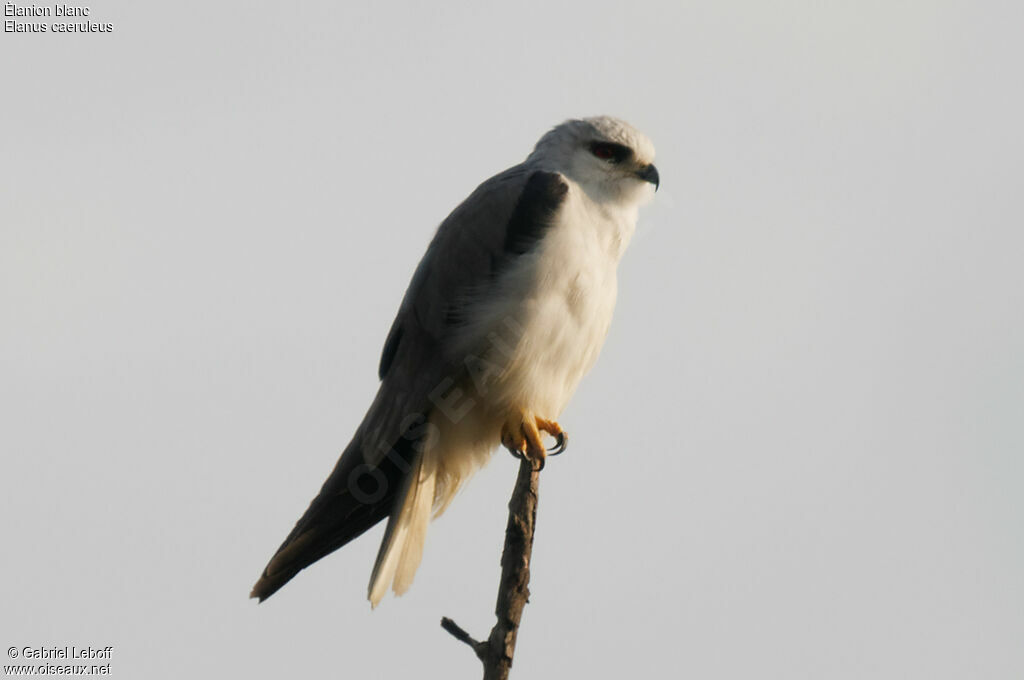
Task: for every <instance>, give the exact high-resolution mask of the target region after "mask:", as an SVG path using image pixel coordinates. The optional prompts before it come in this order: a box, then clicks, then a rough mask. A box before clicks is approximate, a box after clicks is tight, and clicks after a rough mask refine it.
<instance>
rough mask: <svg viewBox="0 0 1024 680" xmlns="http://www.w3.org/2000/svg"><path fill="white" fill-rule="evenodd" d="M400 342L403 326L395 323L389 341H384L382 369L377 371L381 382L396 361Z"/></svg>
mask: <svg viewBox="0 0 1024 680" xmlns="http://www.w3.org/2000/svg"><path fill="white" fill-rule="evenodd" d="M400 342H402V325H401V324H400V323H395V325H394V327H393V328H392V329H391V332H390V333H388V339H387V340H385V341H384V351H382V352H381V353H380V367H379V368H378V369H377V377H378V378H379V379H380V380H383V379H384V376H386V375H387V374H388V369H390V368H391V362H392V361H394V360H395V354H396V353H397V352H398V344H399V343H400Z"/></svg>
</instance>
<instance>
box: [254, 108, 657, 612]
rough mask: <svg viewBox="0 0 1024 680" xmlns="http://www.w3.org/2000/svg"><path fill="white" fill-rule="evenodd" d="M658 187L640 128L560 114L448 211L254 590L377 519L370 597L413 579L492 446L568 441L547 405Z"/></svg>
mask: <svg viewBox="0 0 1024 680" xmlns="http://www.w3.org/2000/svg"><path fill="white" fill-rule="evenodd" d="M659 185H660V177H659V175H658V169H657V168H656V167H655V165H654V146H653V144H652V143H651V141H650V139H648V138H647V137H646V136H645V135H644V134H643V133H641V132H640V131H639V130H637V129H636V128H634V127H633V126H632V125H630V124H629V123H626V122H625V121H623V120H621V119H618V118H614V117H611V116H596V117H591V118H578V119H570V120H567V121H565V122H563V123H561V124H559V125H557V126H555V127H554V128H552V129H550V130H549V131H548V132H546V133H545V134H544V135H543V136H541V138H540V140H539V141H538V142H537V143H536V145H535V147H534V148H533V151H532V152H531V153H530V154H529V155H528V156H527V158H526V160H525V161H523V162H522V163H520V164H518V165H515V166H513V167H511V168H509V169H507V170H505V171H504V172H501V173H499V174H497V175H495V176H493V177H491V178H490V179H488V180H486V181H484V182H483V183H482V184H480V185H479V186H478V187H477V188H476V190H475V191H473V192H472V193H471V194H470V195H469V197H468V198H466V199H465V200H464V201H463V202H462V203H461V204H460V205H458V206H457V207H456V208H455V209H454V210H453V211H452V212H451V214H450V215H448V217H447V218H446V219H445V220H444V221H443V222H442V223H441V224H440V226H439V227H438V228H437V231H436V233H435V234H434V237H433V239H432V240H431V242H430V244H429V246H428V247H427V250H426V253H425V254H424V256H423V258H422V260H421V261H420V263H419V265H418V266H417V268H416V270H415V272H414V274H413V276H412V279H411V281H410V283H409V286H408V289H407V291H406V293H405V296H404V298H403V299H402V302H401V304H400V306H399V309H398V313H397V315H396V317H395V320H394V322H393V324H392V326H391V329H390V331H389V332H388V334H387V338H386V340H385V342H384V348H383V351H382V353H381V357H380V363H379V366H378V377H379V379H380V385H379V388H378V391H377V394H376V396H375V397H374V399H373V402H372V403H371V405H370V406H369V409H368V410H367V412H366V414H365V416H364V418H363V420H362V422H361V423H360V425H359V426H358V427H357V428H356V431H355V434H354V435H353V437H352V440H351V442H350V443H349V444H348V446H347V447H346V448H345V449H344V451H343V452H342V454H341V457H340V458H339V459H338V462H337V464H336V465H335V467H334V469H333V471H332V472H331V474H330V475H329V476H328V478H327V480H326V481H325V482H324V484H323V486H322V488H321V489H320V492H319V494H317V496H316V497H315V498H314V499H313V501H312V502H311V503H310V505H309V508H308V509H307V510H306V512H305V514H303V515H302V516H301V518H300V519H299V520H298V522H297V523H296V524H295V527H294V529H292V531H291V533H289V534H288V536H287V538H286V539H285V540H284V542H283V543H282V544H281V546H280V547H279V548H278V550H277V552H276V553H274V555H273V557H271V559H270V561H269V563H268V564H267V566H266V568H265V569H264V570H263V573H262V575H261V576H260V578H259V580H258V581H257V582H256V584H255V586H253V589H252V592H251V593H250V596H251V597H253V598H256V599H258V600H259V601H260V602H262V601H264V600H265V599H267V598H268V597H270V596H271V595H273V594H274V593H275V592H277V590H278V589H280V588H281V587H282V586H284V585H285V584H286V583H287V582H288V581H290V580H291V579H292V578H293V577H294V576H295V575H296V574H297V573H298V572H299V571H301V570H302V569H304V568H306V567H307V566H309V565H311V564H313V563H314V562H316V561H317V560H319V559H321V558H322V557H324V556H326V555H328V554H330V553H332V552H334V551H335V550H337V549H338V548H340V547H342V546H344V545H345V544H346V543H348V542H349V541H351V540H353V539H354V538H356V537H357V536H359V535H360V534H362V533H363V532H365V531H367V530H368V529H369V528H370V527H372V526H374V525H375V524H377V523H378V522H381V521H383V520H384V519H387V525H386V528H385V531H384V537H383V540H382V541H381V546H380V549H379V551H378V554H377V559H376V562H375V564H374V566H373V571H372V574H371V578H370V584H369V588H368V598H369V600H370V604H371V607H373V608H376V607H377V605H378V604H379V603H380V602H381V600H382V599H383V597H384V596H385V594H386V593H387V590H388V589H389V588H391V589H392V590H393V591H394V592H395V594H396V595H401V594H402V593H404V592H406V591H407V590H408V588H409V587H410V585H411V584H412V581H413V577H414V575H415V572H416V570H417V568H418V567H419V564H420V562H421V559H422V555H423V547H424V541H425V537H426V532H427V526H428V524H429V522H430V520H431V518H432V517H437V516H440V515H441V513H443V512H444V511H445V509H446V508H447V507H448V506H449V504H450V503H451V502H452V499H453V498H454V497H455V495H456V493H457V492H458V490H459V489H460V487H462V485H463V484H464V483H465V482H466V481H467V480H468V479H469V478H470V477H471V476H472V475H473V473H474V472H475V471H476V470H477V469H478V468H480V467H481V466H482V465H483V464H485V463H486V462H487V461H488V460H489V459H490V458H491V457H492V455H493V452H494V451H495V450H497V449H498V448H500V447H501V446H504V447H505V448H507V449H508V450H509V451H510V452H511V453H512V454H513V455H516V456H517V457H520V458H523V457H525V458H527V459H529V460H530V461H531V462H532V463H533V464H534V465H535V466H538V467H543V465H544V462H545V460H546V458H547V456H548V455H556V454H558V453H561V452H562V451H563V450H565V448H566V446H567V442H568V436H567V434H566V432H565V431H564V430H563V429H562V427H561V426H560V425H559V423H558V418H559V416H560V414H561V413H562V411H563V409H564V408H565V407H566V405H567V403H568V402H569V399H570V398H571V397H572V395H573V393H574V392H575V391H576V388H577V386H578V385H579V383H580V380H581V379H582V378H583V376H584V375H585V374H586V373H587V372H588V371H589V370H590V369H591V367H592V366H593V365H594V362H595V361H596V359H597V356H598V353H599V352H600V350H601V346H602V345H603V343H604V339H605V336H606V334H607V332H608V328H609V324H610V323H611V319H612V312H613V310H614V307H615V300H616V295H617V267H618V263H619V261H620V259H621V257H622V255H623V253H624V251H625V249H626V247H627V246H628V244H629V241H630V239H631V237H632V236H633V233H634V231H635V229H636V224H637V217H638V212H639V208H640V206H642V205H643V204H645V203H647V202H649V201H650V200H651V199H652V198H653V195H654V192H655V191H657V189H658V187H659ZM542 433H543V434H542ZM544 435H547V436H549V437H550V438H551V441H552V442H553V444H554V446H552V448H551V449H548V448H546V445H545V436H544Z"/></svg>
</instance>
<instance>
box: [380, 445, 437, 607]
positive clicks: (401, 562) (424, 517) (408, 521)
mask: <svg viewBox="0 0 1024 680" xmlns="http://www.w3.org/2000/svg"><path fill="white" fill-rule="evenodd" d="M436 479H437V450H436V448H434V447H433V446H429V445H428V446H426V447H424V450H423V451H422V452H421V453H420V454H418V455H417V456H416V462H415V463H414V464H413V468H412V470H411V471H410V474H409V475H408V476H407V477H406V485H405V488H404V489H403V493H402V495H401V496H400V497H399V498H400V499H401V500H400V501H399V502H397V503H395V505H394V509H393V510H392V512H391V518H390V519H389V520H388V528H387V530H386V531H385V532H384V540H383V541H382V542H381V544H380V551H379V552H378V553H377V562H376V564H374V566H373V575H372V576H371V577H370V588H369V597H370V606H371V607H376V606H377V605H378V604H380V601H381V599H382V598H383V597H384V594H385V593H386V592H387V590H388V586H389V585H393V588H394V591H395V594H396V595H401V594H402V593H404V592H405V591H406V590H408V589H409V586H411V585H412V580H413V577H414V576H415V575H416V569H417V567H419V565H420V560H421V559H422V557H423V544H424V540H425V539H426V535H427V525H428V524H429V523H430V515H431V512H432V510H433V507H434V491H435V482H436Z"/></svg>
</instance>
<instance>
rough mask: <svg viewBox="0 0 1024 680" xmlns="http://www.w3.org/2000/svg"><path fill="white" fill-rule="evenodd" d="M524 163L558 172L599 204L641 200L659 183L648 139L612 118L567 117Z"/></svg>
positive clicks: (548, 134) (635, 202)
mask: <svg viewBox="0 0 1024 680" xmlns="http://www.w3.org/2000/svg"><path fill="white" fill-rule="evenodd" d="M527 162H531V163H534V164H536V165H538V166H540V167H541V168H543V169H546V170H554V171H557V172H561V173H562V174H563V175H565V176H566V177H568V178H569V179H571V180H573V181H574V182H576V183H577V184H579V185H580V187H582V189H583V190H584V191H586V192H587V194H588V195H589V196H590V197H591V198H592V199H593V200H595V201H598V202H606V201H610V202H615V203H626V204H630V205H636V204H640V203H644V202H646V201H648V200H650V199H651V197H652V196H653V195H654V192H655V191H656V190H657V188H658V183H659V181H660V178H659V177H658V169H657V168H655V167H654V145H653V144H651V140H649V139H647V137H646V136H645V135H644V134H643V133H642V132H640V131H639V130H637V129H636V128H634V127H633V126H632V125H630V124H629V123H627V122H625V121H623V120H619V119H618V118H612V117H611V116H597V117H596V118H584V119H582V120H567V121H566V122H564V123H562V124H561V125H559V126H557V127H555V128H554V129H552V130H551V131H550V132H548V133H547V134H546V135H544V136H543V137H541V138H540V141H539V142H537V146H536V147H534V150H533V153H532V154H530V157H529V158H528V159H527Z"/></svg>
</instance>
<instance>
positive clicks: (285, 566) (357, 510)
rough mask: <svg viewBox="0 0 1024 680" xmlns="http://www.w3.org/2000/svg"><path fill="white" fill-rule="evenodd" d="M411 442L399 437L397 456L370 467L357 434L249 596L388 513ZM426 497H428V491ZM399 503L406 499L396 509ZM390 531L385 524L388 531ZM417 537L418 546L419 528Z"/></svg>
mask: <svg viewBox="0 0 1024 680" xmlns="http://www.w3.org/2000/svg"><path fill="white" fill-rule="evenodd" d="M413 444H414V442H412V441H409V440H401V441H400V442H398V443H397V444H396V447H395V448H394V449H393V451H394V452H395V453H397V454H398V455H392V456H387V457H385V458H384V459H383V460H381V461H380V462H379V463H378V464H377V465H376V466H374V467H372V468H371V467H369V466H367V465H366V464H365V463H364V460H363V455H362V450H361V442H360V435H359V434H357V435H356V437H355V438H354V439H353V440H352V442H351V443H350V444H349V445H348V447H346V449H345V452H344V453H343V454H342V455H341V458H340V459H339V460H338V463H337V465H335V467H334V471H333V472H331V475H330V476H329V477H328V478H327V481H326V482H324V485H323V487H322V488H321V489H320V493H319V494H318V495H317V497H316V498H314V499H313V502H312V503H310V505H309V508H308V509H307V510H306V512H305V514H303V515H302V517H301V518H300V519H299V521H298V522H297V523H296V524H295V528H294V529H292V531H291V533H290V534H288V538H286V539H285V540H284V543H282V544H281V547H280V548H278V549H277V552H276V553H274V556H273V557H272V558H271V559H270V562H269V563H268V564H267V566H266V568H265V569H264V570H263V575H262V576H260V579H259V580H258V581H257V582H256V585H254V586H253V588H252V592H251V593H250V597H255V598H259V600H260V602H262V601H263V600H265V599H267V598H268V597H270V596H271V595H273V594H274V593H275V592H277V591H278V590H279V589H280V588H281V587H282V586H283V585H284V584H286V583H288V581H290V580H291V579H292V578H293V577H294V576H295V575H296V574H297V573H299V572H300V571H302V570H303V569H305V568H306V567H308V566H309V565H310V564H312V563H314V562H316V561H317V560H319V559H320V558H321V557H324V556H326V555H328V554H330V553H332V552H334V551H335V550H337V549H338V548H340V547H342V546H343V545H345V544H346V543H348V542H349V541H351V540H352V539H353V538H355V537H357V536H359V535H360V534H362V533H363V532H364V531H366V530H367V529H369V528H370V527H372V526H373V525H374V524H376V523H377V522H379V521H380V520H382V519H384V518H385V517H387V516H388V515H389V514H391V512H392V508H394V507H395V499H396V498H400V497H401V496H399V493H400V492H401V491H402V490H403V489H405V488H406V486H407V484H408V483H407V479H406V478H407V477H410V476H411V475H409V474H408V473H409V472H410V465H412V464H413V461H414V459H415V457H416V451H415V447H414V446H413ZM417 488H418V486H417ZM430 497H431V499H432V494H430ZM405 505H407V503H403V505H402V507H403V508H404V507H405ZM428 514H429V506H428ZM393 523H394V520H392V524H393ZM391 533H392V532H391V524H389V526H388V535H391ZM419 540H420V542H421V543H420V549H421V550H422V532H420V538H419ZM417 561H418V560H417ZM409 579H410V580H411V575H410V576H409Z"/></svg>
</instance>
